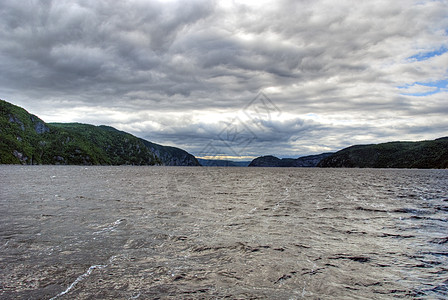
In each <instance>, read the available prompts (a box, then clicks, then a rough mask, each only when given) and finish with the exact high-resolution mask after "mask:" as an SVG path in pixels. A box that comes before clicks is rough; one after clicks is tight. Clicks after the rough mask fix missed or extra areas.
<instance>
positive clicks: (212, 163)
mask: <svg viewBox="0 0 448 300" xmlns="http://www.w3.org/2000/svg"><path fill="white" fill-rule="evenodd" d="M198 161H199V163H200V164H201V165H202V166H204V167H247V166H248V165H249V163H250V161H232V160H221V159H202V158H198Z"/></svg>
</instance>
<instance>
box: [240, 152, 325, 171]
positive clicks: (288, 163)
mask: <svg viewBox="0 0 448 300" xmlns="http://www.w3.org/2000/svg"><path fill="white" fill-rule="evenodd" d="M330 155H332V153H330V152H328V153H322V154H316V155H307V156H302V157H299V158H278V157H276V156H273V155H266V156H260V157H257V158H255V159H254V160H252V161H251V162H250V164H249V167H282V168H291V167H302V168H314V167H316V166H317V164H318V163H319V162H320V161H321V160H322V159H324V158H326V157H328V156H330Z"/></svg>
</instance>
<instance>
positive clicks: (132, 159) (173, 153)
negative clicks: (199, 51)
mask: <svg viewBox="0 0 448 300" xmlns="http://www.w3.org/2000/svg"><path fill="white" fill-rule="evenodd" d="M0 135H1V140H0V164H69V165H167V166H177V165H178V166H200V164H199V162H198V161H197V159H196V158H195V157H194V156H193V155H191V154H190V153H188V152H186V151H185V150H182V149H180V148H176V147H170V146H163V145H159V144H156V143H152V142H149V141H146V140H144V139H142V138H139V137H136V136H134V135H132V134H130V133H127V132H124V131H120V130H118V129H116V128H113V127H111V126H106V125H99V126H96V125H91V124H82V123H46V122H44V121H43V120H41V119H40V118H39V117H37V116H36V115H33V114H30V113H29V112H28V111H26V110H25V109H23V108H21V107H19V106H16V105H14V104H11V103H9V102H7V101H5V100H0Z"/></svg>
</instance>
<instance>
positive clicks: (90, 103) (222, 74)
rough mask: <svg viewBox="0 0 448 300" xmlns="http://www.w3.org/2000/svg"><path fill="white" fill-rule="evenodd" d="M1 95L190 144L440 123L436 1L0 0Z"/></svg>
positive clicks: (270, 144)
mask: <svg viewBox="0 0 448 300" xmlns="http://www.w3.org/2000/svg"><path fill="white" fill-rule="evenodd" d="M0 70H1V76H0V98H1V99H4V100H6V101H9V102H11V103H13V104H16V105H19V106H21V107H23V108H25V109H26V110H28V111H29V112H31V113H33V114H36V115H37V116H39V117H40V118H41V119H43V120H44V121H46V122H80V123H89V124H95V125H101V124H104V125H109V126H113V127H115V128H117V129H120V130H124V131H127V132H130V133H132V134H134V135H136V136H138V137H141V138H144V139H147V140H150V141H152V142H156V143H160V144H163V145H171V146H177V147H180V148H182V149H185V150H187V151H188V152H190V153H192V154H194V155H196V156H197V157H206V158H214V159H224V158H228V159H234V160H250V159H252V158H255V157H257V156H261V155H276V156H278V157H294V158H295V157H300V156H304V155H310V154H319V153H323V152H329V151H335V150H339V149H342V148H344V147H347V146H350V145H353V144H369V143H380V142H389V141H397V140H402V141H403V140H407V141H412V140H425V139H434V138H438V137H443V136H448V97H447V96H448V87H447V84H448V1H443V0H441V1H437V0H419V1H413V0H396V1H395V0H394V1H390V0H369V1H359V0H351V1H348V0H338V1H334V0H313V1H309V0H296V1H291V0H284V1H282V0H279V1H262V0H254V1H219V0H217V1H213V0H192V1H180V0H165V1H162V0H159V1H149V0H129V1H112V0H95V1H90V0H86V1H81V0H78V1H76V0H72V1H65V0H57V1H56V0H55V1H49V0H40V1H36V0H34V1H33V0H28V1H16V0H2V1H1V2H0Z"/></svg>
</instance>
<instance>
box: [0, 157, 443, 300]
mask: <svg viewBox="0 0 448 300" xmlns="http://www.w3.org/2000/svg"><path fill="white" fill-rule="evenodd" d="M0 182H1V187H0V217H1V220H2V221H1V223H0V249H1V254H0V266H1V269H0V298H2V299H17V298H19V299H51V298H54V299H73V298H77V299H97V298H103V299H104V298H110V299H148V298H156V297H160V298H172V299H178V298H224V297H229V298H240V299H245V298H283V299H300V298H344V297H345V298H355V299H384V298H395V297H405V298H406V297H409V298H428V299H433V298H436V299H437V298H448V250H447V246H448V223H447V222H448V188H447V186H448V170H377V169H375V170H372V169H301V168H291V169H277V168H266V169H264V168H191V167H190V168H187V167H186V168H183V167H88V168H86V167H78V166H76V167H73V166H69V167H66V166H27V167H22V166H1V167H0Z"/></svg>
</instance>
